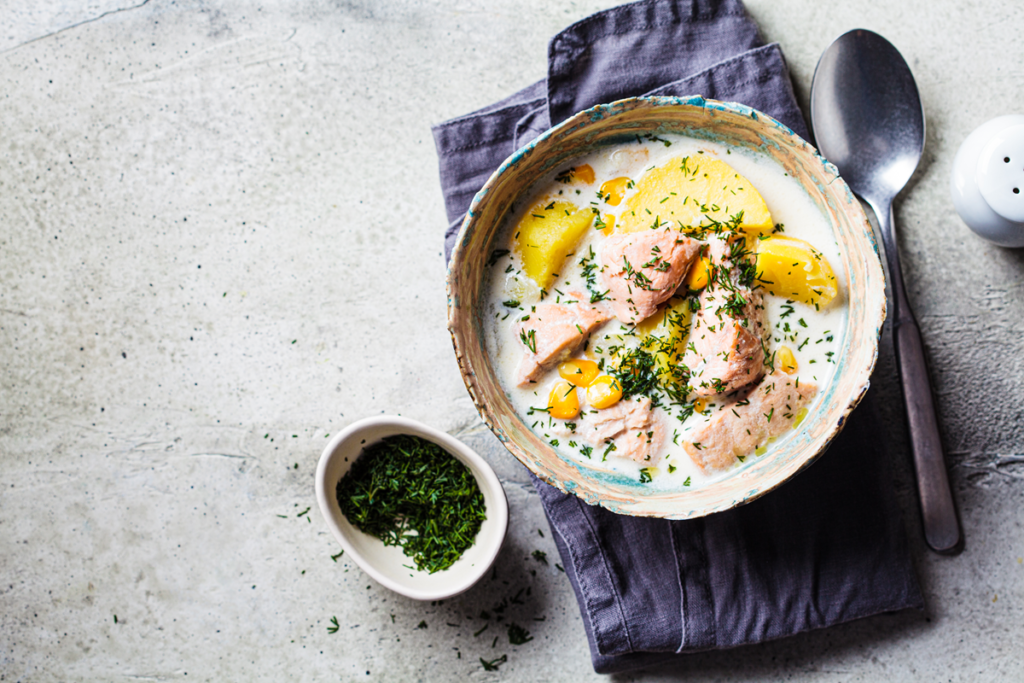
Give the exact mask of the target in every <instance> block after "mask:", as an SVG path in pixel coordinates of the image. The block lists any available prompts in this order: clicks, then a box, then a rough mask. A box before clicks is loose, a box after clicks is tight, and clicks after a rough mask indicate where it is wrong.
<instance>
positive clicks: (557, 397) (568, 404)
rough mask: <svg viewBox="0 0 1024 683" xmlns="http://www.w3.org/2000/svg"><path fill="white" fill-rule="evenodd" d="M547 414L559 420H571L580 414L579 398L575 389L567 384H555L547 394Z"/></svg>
mask: <svg viewBox="0 0 1024 683" xmlns="http://www.w3.org/2000/svg"><path fill="white" fill-rule="evenodd" d="M548 414H549V415H551V417H556V418H558V419H559V420H571V419H572V418H574V417H576V416H577V415H579V414H580V398H579V396H577V395H576V387H574V386H573V385H571V384H569V383H568V382H555V386H553V387H551V393H550V394H548Z"/></svg>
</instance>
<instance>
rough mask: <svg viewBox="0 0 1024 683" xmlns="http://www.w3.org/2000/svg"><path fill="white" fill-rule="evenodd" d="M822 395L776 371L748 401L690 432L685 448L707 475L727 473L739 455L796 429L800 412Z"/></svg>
mask: <svg viewBox="0 0 1024 683" xmlns="http://www.w3.org/2000/svg"><path fill="white" fill-rule="evenodd" d="M817 393H818V387H817V385H816V384H814V383H812V382H806V381H800V379H799V378H798V377H794V376H792V375H787V374H786V373H784V372H782V371H781V370H780V371H776V372H774V373H772V374H771V375H768V376H766V377H765V378H764V379H763V380H761V383H760V384H758V385H757V386H756V387H754V388H753V390H751V391H750V393H749V394H748V395H747V397H746V399H744V400H742V401H738V402H736V403H733V404H731V405H729V404H727V405H726V406H725V407H724V408H722V409H721V410H719V411H718V412H716V413H715V414H714V415H713V416H712V417H711V419H710V420H708V422H707V423H706V424H703V425H701V426H700V427H697V428H696V429H694V430H693V431H692V432H690V434H689V437H688V439H689V440H688V441H683V442H682V444H683V449H684V450H685V451H686V454H687V455H689V456H690V459H691V460H693V462H694V463H695V464H696V465H697V467H699V468H700V469H701V471H702V472H704V473H705V474H711V473H713V472H716V471H720V470H724V469H727V468H729V467H731V466H732V465H733V463H735V462H736V459H737V458H736V456H743V455H750V454H751V453H753V452H754V450H755V449H757V447H758V446H762V445H764V444H766V443H767V442H768V439H771V438H772V437H776V436H778V435H779V434H782V433H783V432H785V431H786V430H787V429H789V428H790V427H792V426H793V422H795V421H796V419H797V415H798V414H799V413H800V409H801V408H803V407H805V406H806V405H807V404H808V403H810V402H811V399H813V398H814V397H815V395H817Z"/></svg>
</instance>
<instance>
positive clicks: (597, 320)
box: [515, 292, 611, 386]
mask: <svg viewBox="0 0 1024 683" xmlns="http://www.w3.org/2000/svg"><path fill="white" fill-rule="evenodd" d="M567 296H568V297H569V300H570V301H572V303H542V304H537V307H536V310H535V311H533V312H531V313H530V314H529V318H528V319H527V320H520V321H519V322H518V323H516V325H515V334H516V337H517V338H518V339H519V341H520V343H521V344H522V345H523V346H524V347H525V349H526V351H525V353H524V354H523V358H522V360H521V361H519V367H518V368H516V384H517V385H519V386H523V385H525V384H530V383H531V382H535V381H537V378H538V377H539V376H540V374H541V371H542V370H544V369H545V368H548V367H551V366H552V365H554V364H555V363H558V362H560V361H563V360H565V359H567V358H568V357H569V356H571V355H572V353H573V352H574V351H575V350H576V349H578V348H579V347H580V345H581V344H582V343H583V341H584V340H585V339H586V338H587V335H589V334H590V333H591V331H593V330H594V328H596V327H597V326H599V325H600V324H601V323H603V322H604V321H606V320H608V319H609V318H611V315H610V314H609V313H608V311H607V310H606V309H604V308H603V307H601V306H597V305H594V304H591V303H587V302H588V301H589V299H587V298H585V297H584V296H583V295H582V294H580V293H579V292H569V293H568V294H567Z"/></svg>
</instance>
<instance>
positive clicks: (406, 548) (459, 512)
mask: <svg viewBox="0 0 1024 683" xmlns="http://www.w3.org/2000/svg"><path fill="white" fill-rule="evenodd" d="M336 495H337V498H338V505H339V506H340V507H341V511H342V513H343V514H344V515H345V517H346V519H348V521H349V522H350V523H351V524H352V525H353V526H355V527H356V528H358V529H359V530H360V531H362V532H364V533H367V534H370V535H371V536H375V537H377V538H379V539H380V540H381V541H383V543H384V545H397V546H399V547H401V548H402V552H404V553H405V554H406V555H408V556H409V557H411V558H412V560H413V562H415V563H416V569H418V570H420V571H425V572H429V573H431V574H433V573H434V572H439V571H442V570H444V569H448V567H450V566H452V565H453V564H454V563H455V562H456V561H457V560H458V559H459V558H460V557H461V556H462V553H464V552H465V551H466V550H467V549H469V548H470V547H471V546H472V545H473V542H474V540H475V539H476V535H477V532H479V531H480V525H481V524H482V523H483V521H484V520H485V519H487V514H486V508H485V506H484V496H483V493H481V491H480V487H479V486H478V485H477V483H476V479H475V478H474V477H473V473H472V472H470V470H469V468H468V467H466V466H465V465H464V464H462V462H460V461H459V460H458V459H456V458H455V457H454V456H452V455H450V454H449V453H448V452H447V451H446V450H444V449H443V448H441V447H440V446H438V445H437V444H436V443H434V442H432V441H428V440H427V439H423V438H420V437H418V436H411V435H407V434H399V435H397V436H389V437H386V438H384V439H383V440H382V441H380V442H378V443H375V444H372V445H370V446H367V447H366V448H364V449H363V452H362V454H361V455H360V456H359V458H358V459H357V460H356V461H355V462H354V463H353V464H352V468H351V469H350V470H349V471H348V472H346V473H345V476H344V477H342V479H341V481H339V482H338V487H337V489H336Z"/></svg>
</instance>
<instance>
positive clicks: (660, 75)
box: [433, 0, 923, 673]
mask: <svg viewBox="0 0 1024 683" xmlns="http://www.w3.org/2000/svg"><path fill="white" fill-rule="evenodd" d="M644 94H646V95H669V96H672V95H675V96H685V95H698V94H699V95H703V96H705V97H708V98H715V99H721V100H731V101H737V102H741V103H743V104H746V105H748V106H751V107H754V108H755V109H759V110H761V111H763V112H766V113H768V114H770V115H772V116H774V117H775V118H776V119H778V120H779V121H781V122H783V123H785V124H786V125H788V126H789V127H790V128H792V129H793V130H794V131H795V132H796V133H797V134H799V135H801V136H804V137H806V136H807V131H806V126H805V124H804V120H803V116H802V114H801V113H800V110H799V108H798V107H797V104H796V100H795V98H794V96H793V91H792V86H791V83H790V80H789V73H788V70H787V68H786V64H785V61H784V60H783V57H782V52H781V50H780V49H779V47H778V45H776V44H770V45H762V44H761V41H760V37H759V35H758V31H757V27H756V26H755V25H754V23H753V22H752V21H751V20H750V18H749V16H748V15H747V13H746V10H745V9H744V7H743V6H742V4H740V2H739V0H690V1H687V2H683V1H682V0H643V1H641V2H636V3H633V4H629V5H623V6H621V7H616V8H613V9H611V10H607V11H605V12H600V13H598V14H595V15H593V16H591V17H588V18H587V19H584V20H582V21H580V22H578V23H576V24H574V25H572V26H570V27H569V28H567V29H566V30H564V31H562V32H561V33H559V34H558V35H556V36H555V37H554V38H553V39H552V40H551V43H550V45H549V48H548V77H547V79H545V80H543V81H540V82H538V83H535V84H533V85H531V86H529V87H527V88H525V89H523V90H521V91H519V92H518V93H516V94H514V95H512V96H511V97H509V98H507V99H505V100H502V101H501V102H497V103H495V104H494V105H492V106H490V107H487V108H485V109H482V110H480V111H477V112H474V113H472V114H469V115H467V116H464V117H461V118H458V119H454V120H452V121H448V122H446V123H443V124H440V125H438V126H435V127H434V129H433V132H434V139H435V143H436V146H437V151H438V156H439V158H440V172H441V185H442V189H443V191H444V197H445V203H446V208H447V212H448V218H449V220H450V221H451V224H450V225H449V228H448V231H447V233H446V236H445V237H446V239H445V252H446V257H447V256H450V254H451V247H452V245H453V243H454V240H455V236H456V234H457V233H458V229H459V226H460V225H461V223H462V217H463V215H464V214H465V212H466V210H467V209H468V207H469V204H470V202H471V201H472V198H473V195H474V194H475V193H476V192H477V190H479V189H480V187H481V186H482V185H483V184H484V182H485V181H486V180H487V178H488V177H489V176H490V174H491V173H492V172H493V171H494V170H495V169H496V168H497V167H498V166H499V165H500V164H501V162H502V161H504V159H505V158H506V157H507V156H509V155H510V154H511V153H512V152H513V151H515V150H516V149H517V148H518V147H520V146H521V145H523V144H525V143H526V142H528V141H529V140H532V139H533V138H534V137H536V136H537V135H539V134H540V133H541V132H543V131H544V130H546V129H547V128H549V127H550V126H551V125H552V124H557V123H558V122H560V121H562V120H564V119H565V118H567V117H569V116H571V115H572V114H574V113H575V112H577V111H580V110H583V109H586V108H587V107H590V106H593V105H595V104H599V103H603V102H610V101H613V100H616V99H620V98H622V97H628V96H635V95H644ZM878 424H879V423H878V417H877V415H876V414H875V407H874V401H873V397H872V393H871V392H869V393H868V395H867V396H866V397H865V399H864V401H863V403H862V404H861V406H860V407H859V408H858V409H857V411H856V412H855V413H854V414H853V415H852V416H851V418H850V420H849V424H848V425H847V426H846V428H845V430H844V431H843V433H842V434H841V435H840V437H839V438H837V439H836V440H835V442H834V443H833V444H832V446H831V447H830V449H829V451H828V452H827V453H826V454H825V455H824V456H822V458H821V459H820V460H819V461H818V462H817V463H816V464H814V465H813V466H812V467H810V468H809V469H808V470H807V471H805V472H804V473H802V474H800V475H799V476H797V477H796V478H795V479H794V480H793V481H791V482H789V483H787V484H786V485H785V486H783V487H782V488H780V489H779V490H778V491H776V492H774V493H772V494H770V495H767V496H765V497H763V498H761V499H759V500H757V501H754V502H753V503H751V504H749V505H746V506H743V507H740V508H737V509H734V510H730V511H728V512H723V513H719V514H715V515H711V516H709V517H706V518H703V519H697V520H688V521H676V522H670V521H666V520H657V519H646V518H637V517H627V516H621V515H616V514H613V513H611V512H609V511H607V510H605V509H603V508H597V507H590V506H588V505H586V504H584V503H583V502H582V501H581V500H580V499H579V498H576V497H575V496H572V495H567V494H564V493H561V492H560V491H558V490H557V489H555V488H553V487H551V486H549V485H547V484H544V483H543V482H541V481H540V480H538V479H536V478H534V479H533V481H534V486H535V487H536V489H537V492H538V493H539V494H540V498H541V502H542V504H543V505H544V510H545V512H546V513H547V516H548V521H549V522H550V524H551V528H552V529H553V530H554V538H555V542H556V544H557V546H558V550H559V553H560V554H561V556H562V562H563V563H564V565H565V569H566V574H567V575H568V577H569V580H570V582H571V583H572V587H573V589H574V590H575V592H576V597H577V599H578V601H579V605H580V611H581V612H582V615H583V623H584V626H585V628H586V631H587V639H588V640H589V643H590V651H591V656H592V660H593V665H594V669H595V670H596V671H597V672H599V673H611V672H615V671H623V670H626V669H633V668H639V667H643V666H649V665H651V664H656V663H659V662H662V661H668V660H672V659H673V658H676V657H678V655H679V653H685V652H694V651H699V650H707V649H714V648H728V647H735V646H738V645H744V644H748V643H756V642H760V641H764V640H770V639H774V638H780V637H783V636H788V635H792V634H795V633H800V632H802V631H806V630H809V629H815V628H821V627H825V626H829V625H832V624H838V623H841V622H844V621H849V620H852V619H857V618H860V617H865V616H869V615H872V614H877V613H880V612H887V611H893V610H899V609H904V608H907V607H917V608H921V607H923V600H922V597H921V592H920V588H919V586H918V583H917V580H916V577H915V575H914V572H913V569H912V567H911V563H910V557H909V553H908V550H907V543H906V538H905V534H904V530H903V524H902V521H901V517H900V512H899V509H898V507H897V505H896V503H895V500H894V496H893V491H892V486H891V483H890V479H889V478H888V477H887V474H886V461H887V459H888V458H889V457H891V456H890V454H889V453H888V452H887V451H886V448H885V444H882V443H878V441H877V440H876V439H873V438H872V435H874V434H878V433H879V432H880V429H879V428H878Z"/></svg>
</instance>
